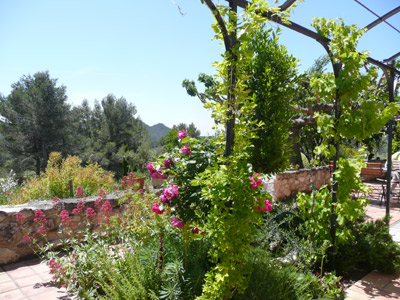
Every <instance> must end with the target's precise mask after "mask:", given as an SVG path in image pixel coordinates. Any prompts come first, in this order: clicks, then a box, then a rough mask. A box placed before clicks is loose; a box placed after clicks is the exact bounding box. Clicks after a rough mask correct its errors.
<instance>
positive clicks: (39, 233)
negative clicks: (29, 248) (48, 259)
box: [34, 225, 50, 238]
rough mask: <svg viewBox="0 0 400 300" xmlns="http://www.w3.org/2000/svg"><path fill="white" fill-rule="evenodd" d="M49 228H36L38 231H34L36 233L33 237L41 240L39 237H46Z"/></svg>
mask: <svg viewBox="0 0 400 300" xmlns="http://www.w3.org/2000/svg"><path fill="white" fill-rule="evenodd" d="M49 230H50V229H49V228H47V227H45V226H43V225H42V226H40V227H39V228H38V230H37V231H36V233H35V234H34V236H35V237H37V238H41V237H43V236H46V235H47V233H48V232H49Z"/></svg>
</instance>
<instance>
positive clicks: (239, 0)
mask: <svg viewBox="0 0 400 300" xmlns="http://www.w3.org/2000/svg"><path fill="white" fill-rule="evenodd" d="M225 1H227V2H229V6H230V9H231V10H233V11H235V12H237V9H238V7H241V8H243V9H246V7H247V6H248V5H249V4H250V2H249V1H247V0H225ZM354 1H355V2H357V3H358V4H360V5H361V6H363V7H364V8H365V9H367V10H369V11H370V12H371V13H373V14H374V15H375V16H376V17H377V19H376V20H374V21H373V22H371V23H370V24H368V25H366V26H365V29H367V30H372V29H373V28H374V27H376V26H378V25H380V24H382V23H383V22H385V23H387V24H388V25H389V26H391V27H392V28H393V29H394V30H396V31H397V32H399V33H400V30H398V29H397V28H395V27H393V26H392V25H391V24H390V23H388V21H387V20H388V19H389V18H390V17H392V16H394V15H395V14H397V13H399V12H400V6H398V7H396V8H394V9H392V10H390V11H389V12H387V13H386V14H384V15H382V16H379V15H377V14H375V13H374V12H373V11H372V10H370V9H369V8H368V7H366V6H365V5H364V4H362V3H361V2H360V1H358V0H354ZM206 2H207V1H206ZM295 2H296V0H286V1H285V2H284V3H283V4H281V5H280V6H279V8H280V10H281V11H285V10H288V9H290V8H291V7H292V5H293V4H294V3H295ZM262 15H263V16H264V17H266V18H268V19H269V20H270V21H273V22H275V23H277V24H280V25H282V26H284V27H287V28H289V29H290V30H293V31H295V32H298V33H300V34H302V35H305V36H307V37H309V38H311V39H313V40H315V41H316V42H318V43H319V44H321V46H322V47H323V48H324V49H325V51H326V52H327V53H329V51H330V50H329V42H330V40H329V39H328V38H327V37H325V36H322V35H320V34H319V33H317V32H315V31H312V30H310V29H308V28H306V27H304V26H302V25H299V24H297V23H294V22H292V21H290V20H289V21H290V23H289V24H288V23H285V22H282V20H281V18H280V17H279V16H277V15H276V14H274V13H272V12H264V13H262ZM399 56H400V52H398V53H395V54H393V55H392V56H390V57H389V58H387V59H384V60H382V61H379V60H377V59H374V58H372V57H368V58H367V61H368V62H369V63H371V64H373V65H375V66H377V67H379V68H380V69H381V70H382V72H383V73H384V75H385V77H386V81H387V88H388V91H389V102H394V91H395V87H396V82H397V80H398V79H399V78H400V70H397V69H396V68H395V67H394V61H395V59H396V58H398V57H399ZM332 66H333V71H334V75H335V77H337V76H338V74H339V72H340V65H338V64H334V63H332ZM337 116H338V110H337V107H336V108H335V117H337ZM387 127H388V160H387V169H388V170H391V169H392V140H393V120H390V121H389V122H388V125H387ZM337 149H338V145H337ZM338 152H339V151H336V156H335V157H334V164H333V165H334V166H333V170H334V171H335V170H336V162H337V160H338ZM386 182H387V186H386V215H387V216H390V187H391V172H390V171H388V172H386ZM336 191H337V182H336V181H335V177H333V191H332V202H337V198H336Z"/></svg>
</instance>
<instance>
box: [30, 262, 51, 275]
mask: <svg viewBox="0 0 400 300" xmlns="http://www.w3.org/2000/svg"><path fill="white" fill-rule="evenodd" d="M31 269H32V270H33V271H34V272H35V273H37V274H41V273H45V272H49V271H50V269H49V267H48V266H47V265H46V264H44V263H42V264H37V265H34V266H31Z"/></svg>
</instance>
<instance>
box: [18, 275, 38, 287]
mask: <svg viewBox="0 0 400 300" xmlns="http://www.w3.org/2000/svg"><path fill="white" fill-rule="evenodd" d="M15 282H16V283H17V285H18V286H19V287H24V286H28V285H34V284H36V283H41V282H43V279H42V278H41V277H40V276H39V275H37V274H35V275H31V276H27V277H23V278H18V279H15Z"/></svg>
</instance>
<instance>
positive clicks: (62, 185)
mask: <svg viewBox="0 0 400 300" xmlns="http://www.w3.org/2000/svg"><path fill="white" fill-rule="evenodd" d="M70 180H72V181H73V184H74V186H76V187H78V186H80V187H82V188H83V189H84V190H85V193H86V196H93V195H95V194H96V193H97V191H98V190H99V189H103V190H105V191H107V192H110V191H112V189H113V184H114V178H113V175H112V173H111V172H107V171H104V170H103V169H102V168H100V167H99V166H98V165H92V164H91V165H88V166H86V167H84V168H83V167H81V161H80V159H79V158H78V157H77V156H67V157H66V158H65V159H63V158H62V156H61V153H58V152H52V153H50V156H49V161H48V163H47V168H46V172H45V173H44V174H43V175H41V176H39V177H32V178H30V179H28V180H27V181H26V182H24V183H23V185H22V187H21V189H19V190H18V191H16V192H15V193H13V194H12V195H9V197H8V199H7V201H8V203H11V204H18V203H24V202H27V201H29V200H33V199H39V198H41V199H52V198H53V197H60V198H68V197H72V196H73V195H70V190H69V181H70ZM81 197H85V196H82V195H81ZM0 199H1V197H0Z"/></svg>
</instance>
